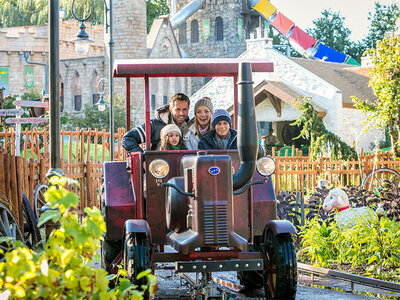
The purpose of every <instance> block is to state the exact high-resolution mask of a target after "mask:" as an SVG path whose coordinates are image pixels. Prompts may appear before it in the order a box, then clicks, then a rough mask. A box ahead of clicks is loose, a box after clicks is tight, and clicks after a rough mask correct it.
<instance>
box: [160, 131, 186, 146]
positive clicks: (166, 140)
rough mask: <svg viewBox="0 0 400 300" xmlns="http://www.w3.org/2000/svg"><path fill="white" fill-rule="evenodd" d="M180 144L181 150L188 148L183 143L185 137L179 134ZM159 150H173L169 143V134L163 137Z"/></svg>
mask: <svg viewBox="0 0 400 300" xmlns="http://www.w3.org/2000/svg"><path fill="white" fill-rule="evenodd" d="M178 145H179V148H180V149H181V150H187V148H186V146H185V144H184V143H183V138H182V136H180V135H179V144H178ZM158 150H173V149H172V148H171V145H170V144H169V143H168V134H167V135H166V136H164V137H161V141H160V146H159V147H158Z"/></svg>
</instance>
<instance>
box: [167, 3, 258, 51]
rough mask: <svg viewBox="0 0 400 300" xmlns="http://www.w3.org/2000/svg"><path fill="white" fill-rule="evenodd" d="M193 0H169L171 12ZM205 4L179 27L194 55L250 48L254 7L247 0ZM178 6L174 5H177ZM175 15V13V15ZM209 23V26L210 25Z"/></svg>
mask: <svg viewBox="0 0 400 300" xmlns="http://www.w3.org/2000/svg"><path fill="white" fill-rule="evenodd" d="M190 2H191V0H168V5H169V7H170V11H171V15H172V14H173V11H174V10H176V13H177V14H179V13H180V11H181V10H182V8H183V7H185V6H186V5H187V4H188V3H190ZM204 2H205V4H204V6H203V7H202V8H201V9H199V10H198V11H197V12H196V13H194V14H193V15H192V16H190V17H189V18H188V19H187V20H186V22H184V23H182V24H181V25H180V26H179V27H178V28H177V29H176V36H177V39H178V42H179V44H180V46H181V47H182V48H183V49H184V50H185V51H186V53H187V54H188V55H189V56H190V57H238V56H239V55H240V54H242V53H243V52H244V51H245V50H246V41H245V39H246V30H247V27H249V20H250V15H251V13H250V11H249V9H248V6H247V1H246V0H244V1H243V0H205V1H204ZM174 4H175V5H176V8H175V9H174V8H173V5H174ZM172 17H173V16H172ZM208 24H209V30H207V29H206V28H207V27H208Z"/></svg>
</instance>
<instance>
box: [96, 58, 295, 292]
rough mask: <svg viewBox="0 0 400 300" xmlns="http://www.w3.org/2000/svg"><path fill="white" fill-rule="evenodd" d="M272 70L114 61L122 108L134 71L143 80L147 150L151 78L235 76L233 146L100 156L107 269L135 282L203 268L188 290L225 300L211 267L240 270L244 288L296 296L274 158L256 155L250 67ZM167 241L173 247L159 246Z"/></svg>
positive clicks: (219, 63)
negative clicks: (158, 271) (119, 158)
mask: <svg viewBox="0 0 400 300" xmlns="http://www.w3.org/2000/svg"><path fill="white" fill-rule="evenodd" d="M272 71H273V64H272V63H271V62H268V61H265V60H248V61H242V60H240V59H196V60H194V59H173V60H168V59H159V60H150V59H148V60H119V61H118V60H117V61H116V62H115V65H114V76H115V77H125V78H126V82H127V95H126V100H127V111H130V103H129V102H130V98H129V94H130V78H132V77H143V78H144V82H145V93H144V94H145V114H146V149H151V145H150V129H149V128H150V126H149V124H150V99H149V78H151V77H178V76H186V77H217V76H224V77H227V76H231V77H232V78H233V81H234V84H233V86H234V87H233V88H234V98H235V99H234V124H236V125H237V128H238V150H207V151H204V150H203V151H200V150H197V151H189V150H186V151H149V150H145V151H144V152H143V153H140V152H134V153H130V154H129V156H128V162H127V163H125V162H105V163H104V189H103V195H102V198H101V209H102V211H103V215H104V217H105V220H106V225H107V233H106V235H105V240H104V242H103V244H102V256H103V266H104V267H105V268H106V269H107V270H109V271H112V270H113V268H115V266H116V264H118V263H119V262H121V261H123V263H124V266H125V268H126V269H127V270H128V274H129V275H128V276H129V278H130V279H131V281H133V282H137V279H136V275H137V274H138V273H139V272H141V271H143V270H145V269H148V268H153V269H155V268H157V267H158V266H159V265H160V263H163V262H173V263H175V270H176V272H185V273H187V272H197V273H201V274H203V276H202V278H203V279H202V280H201V281H200V282H199V284H198V285H196V286H194V287H193V289H194V290H196V291H198V290H201V295H202V297H203V298H201V299H211V298H212V299H223V298H222V295H221V294H218V293H219V291H218V289H215V284H212V282H211V281H210V280H209V279H210V278H211V273H212V272H221V271H237V272H238V277H239V278H240V280H241V283H242V284H243V285H244V286H246V287H248V288H254V287H262V286H264V288H265V296H266V298H268V299H278V298H279V299H294V298H295V294H296V286H297V265H296V253H295V250H294V245H293V242H292V234H293V233H295V232H296V231H295V228H294V226H293V225H292V224H291V223H290V222H288V221H283V220H277V217H276V199H275V193H274V189H273V185H272V181H271V179H270V176H271V175H272V173H273V172H274V171H275V162H274V160H273V159H272V158H271V157H268V156H264V157H261V158H259V159H258V160H257V149H258V137H257V128H256V118H255V105H254V99H253V82H252V72H272ZM236 83H237V84H236ZM127 115H129V114H127ZM128 118H129V117H128ZM127 124H129V119H128V120H127ZM143 166H144V167H143ZM167 245H169V246H172V248H173V249H174V251H168V252H167V251H165V249H166V247H165V246H167ZM196 291H194V292H196ZM198 299H200V298H198Z"/></svg>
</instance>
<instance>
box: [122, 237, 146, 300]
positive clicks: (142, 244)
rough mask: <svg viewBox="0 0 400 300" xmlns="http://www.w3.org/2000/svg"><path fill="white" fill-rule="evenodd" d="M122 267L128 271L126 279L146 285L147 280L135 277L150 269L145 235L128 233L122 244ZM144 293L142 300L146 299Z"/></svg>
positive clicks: (139, 284)
mask: <svg viewBox="0 0 400 300" xmlns="http://www.w3.org/2000/svg"><path fill="white" fill-rule="evenodd" d="M124 266H125V269H126V270H127V271H128V279H129V280H130V281H131V282H132V283H134V284H136V285H138V286H139V287H140V286H141V285H146V284H147V278H146V277H143V278H141V279H139V280H138V279H137V275H138V274H140V272H143V271H145V270H147V269H149V268H150V246H149V236H148V235H147V234H145V233H132V232H131V233H128V234H127V235H126V237H125V243H124ZM148 297H149V293H148V291H146V293H145V295H144V298H145V299H148Z"/></svg>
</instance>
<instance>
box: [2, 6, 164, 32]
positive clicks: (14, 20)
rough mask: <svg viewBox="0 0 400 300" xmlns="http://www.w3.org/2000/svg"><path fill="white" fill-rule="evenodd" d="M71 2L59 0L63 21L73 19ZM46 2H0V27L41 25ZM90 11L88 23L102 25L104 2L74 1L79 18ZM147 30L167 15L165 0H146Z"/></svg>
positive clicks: (44, 15) (45, 14) (45, 16)
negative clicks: (154, 21) (155, 21)
mask: <svg viewBox="0 0 400 300" xmlns="http://www.w3.org/2000/svg"><path fill="white" fill-rule="evenodd" d="M71 4H72V0H60V9H61V10H62V11H64V18H63V19H64V20H70V19H73V16H72V12H71ZM47 5H48V1H47V0H0V27H14V26H29V25H43V24H45V23H46V22H47V20H48V15H47ZM90 9H92V15H91V17H90V18H89V20H88V21H89V22H92V23H93V24H104V0H90V1H87V0H75V2H74V12H75V15H76V16H77V17H79V18H85V17H87V16H88V15H89V12H90ZM146 10H147V30H148V31H149V30H150V27H151V24H153V20H154V19H155V18H157V17H158V16H160V15H163V14H168V13H169V8H168V5H167V3H166V0H146Z"/></svg>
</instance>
